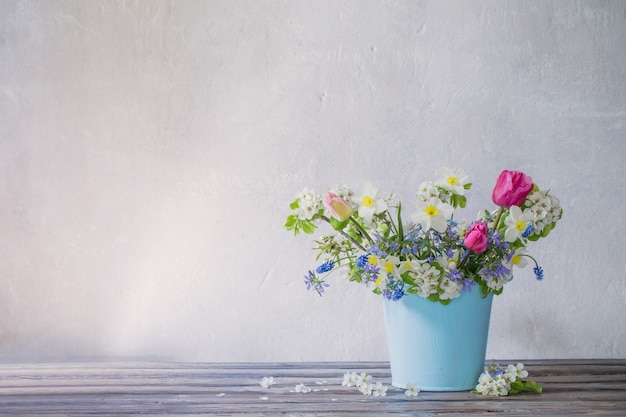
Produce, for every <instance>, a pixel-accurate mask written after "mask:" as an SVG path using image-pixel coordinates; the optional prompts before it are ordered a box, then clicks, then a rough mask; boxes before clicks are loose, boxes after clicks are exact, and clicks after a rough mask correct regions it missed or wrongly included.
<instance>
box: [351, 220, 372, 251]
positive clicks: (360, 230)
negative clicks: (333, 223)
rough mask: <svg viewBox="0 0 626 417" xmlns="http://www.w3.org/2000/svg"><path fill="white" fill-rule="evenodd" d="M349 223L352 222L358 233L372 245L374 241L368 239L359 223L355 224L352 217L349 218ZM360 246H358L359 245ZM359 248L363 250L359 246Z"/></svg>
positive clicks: (368, 236)
mask: <svg viewBox="0 0 626 417" xmlns="http://www.w3.org/2000/svg"><path fill="white" fill-rule="evenodd" d="M350 221H351V222H352V224H353V225H354V226H355V227H356V228H357V229H358V230H359V233H360V234H361V235H362V236H363V237H364V238H365V239H367V240H368V242H369V243H370V244H371V245H373V244H374V241H373V240H372V238H371V237H370V235H369V234H368V233H367V232H366V231H365V229H364V228H363V226H361V225H360V224H359V222H357V221H356V220H355V219H354V217H352V216H350ZM359 246H360V245H359ZM361 248H363V247H362V246H361Z"/></svg>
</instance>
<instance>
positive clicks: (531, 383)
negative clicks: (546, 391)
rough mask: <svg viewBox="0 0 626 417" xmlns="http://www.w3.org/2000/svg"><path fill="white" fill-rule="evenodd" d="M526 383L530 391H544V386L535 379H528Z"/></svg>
mask: <svg viewBox="0 0 626 417" xmlns="http://www.w3.org/2000/svg"><path fill="white" fill-rule="evenodd" d="M525 385H526V389H527V390H528V391H532V392H534V393H537V394H541V393H542V392H543V388H542V387H541V385H539V384H538V383H536V382H535V381H526V383H525Z"/></svg>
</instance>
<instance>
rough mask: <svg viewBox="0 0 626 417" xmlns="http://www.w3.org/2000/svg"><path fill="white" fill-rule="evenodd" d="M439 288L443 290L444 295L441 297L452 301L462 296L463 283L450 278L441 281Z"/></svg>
mask: <svg viewBox="0 0 626 417" xmlns="http://www.w3.org/2000/svg"><path fill="white" fill-rule="evenodd" d="M439 287H440V288H441V289H442V290H443V294H440V295H439V298H440V299H442V300H452V299H455V298H458V297H460V296H461V290H462V289H463V283H462V282H461V281H456V282H455V281H452V280H451V279H450V278H444V279H442V280H441V284H439Z"/></svg>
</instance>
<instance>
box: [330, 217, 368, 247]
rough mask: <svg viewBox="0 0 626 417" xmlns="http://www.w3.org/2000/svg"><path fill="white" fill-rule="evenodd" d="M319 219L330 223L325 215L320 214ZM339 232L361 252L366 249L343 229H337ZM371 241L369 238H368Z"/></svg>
mask: <svg viewBox="0 0 626 417" xmlns="http://www.w3.org/2000/svg"><path fill="white" fill-rule="evenodd" d="M320 219H322V220H324V221H325V222H327V223H328V224H331V223H330V219H329V218H328V217H326V216H320ZM350 219H352V217H350ZM337 231H338V232H339V233H341V234H342V235H343V236H344V237H345V238H347V239H348V240H349V241H350V242H352V243H354V244H355V245H356V246H357V247H358V248H359V249H361V250H362V251H363V252H365V251H366V249H365V248H364V247H363V245H361V244H360V243H359V242H357V241H356V240H355V239H354V238H353V237H352V236H350V235H349V234H347V233H346V232H344V231H343V230H337ZM365 236H367V238H368V239H369V236H368V235H367V234H366V235H365ZM370 242H371V239H370Z"/></svg>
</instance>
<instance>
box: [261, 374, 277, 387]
mask: <svg viewBox="0 0 626 417" xmlns="http://www.w3.org/2000/svg"><path fill="white" fill-rule="evenodd" d="M259 385H260V386H262V387H263V388H269V387H271V386H272V385H274V377H273V376H265V377H263V378H262V379H261V381H260V382H259Z"/></svg>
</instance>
